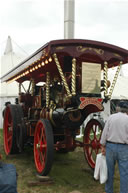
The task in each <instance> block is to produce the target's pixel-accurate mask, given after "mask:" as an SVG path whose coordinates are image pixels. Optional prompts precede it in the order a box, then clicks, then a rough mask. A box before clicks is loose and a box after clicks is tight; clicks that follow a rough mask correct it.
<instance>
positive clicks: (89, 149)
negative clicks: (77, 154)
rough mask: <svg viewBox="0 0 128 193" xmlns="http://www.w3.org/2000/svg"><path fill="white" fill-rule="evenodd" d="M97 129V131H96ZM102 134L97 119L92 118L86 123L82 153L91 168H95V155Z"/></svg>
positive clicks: (99, 147)
mask: <svg viewBox="0 0 128 193" xmlns="http://www.w3.org/2000/svg"><path fill="white" fill-rule="evenodd" d="M98 131H99V133H98ZM101 134H102V126H101V124H100V123H99V122H98V121H97V120H92V121H90V122H89V124H87V128H86V129H85V132H84V138H83V141H84V144H86V146H85V147H84V153H85V157H86V159H87V161H88V164H89V165H90V166H91V168H95V160H96V155H97V154H98V153H99V152H100V149H101V145H100V139H101Z"/></svg>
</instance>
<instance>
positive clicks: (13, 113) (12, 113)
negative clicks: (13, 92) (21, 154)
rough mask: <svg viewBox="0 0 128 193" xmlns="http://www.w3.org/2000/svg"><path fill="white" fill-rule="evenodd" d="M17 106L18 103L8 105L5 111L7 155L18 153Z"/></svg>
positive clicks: (4, 127)
mask: <svg viewBox="0 0 128 193" xmlns="http://www.w3.org/2000/svg"><path fill="white" fill-rule="evenodd" d="M16 128H17V108H16V105H8V106H7V107H6V109H5V112H4V126H3V134H4V150H5V153H6V155H9V154H14V153H18V151H19V150H18V147H17V144H16Z"/></svg>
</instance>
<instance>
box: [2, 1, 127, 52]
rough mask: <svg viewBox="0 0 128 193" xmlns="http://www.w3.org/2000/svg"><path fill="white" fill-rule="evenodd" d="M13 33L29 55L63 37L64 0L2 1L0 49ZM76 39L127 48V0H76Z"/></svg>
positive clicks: (13, 36)
mask: <svg viewBox="0 0 128 193" xmlns="http://www.w3.org/2000/svg"><path fill="white" fill-rule="evenodd" d="M8 35H10V36H11V38H12V40H13V41H14V42H15V43H17V44H18V45H19V46H20V47H21V48H22V49H23V50H25V51H26V52H27V53H28V54H31V53H33V52H34V51H35V50H36V49H38V48H39V47H41V46H42V45H44V44H45V43H47V42H48V41H50V40H54V39H63V38H64V0H4V1H3V0H0V48H1V50H2V49H3V47H4V45H5V41H6V39H7V37H8ZM75 38H79V39H91V40H98V41H103V42H107V43H111V44H115V45H117V46H120V47H123V48H126V49H128V0H75Z"/></svg>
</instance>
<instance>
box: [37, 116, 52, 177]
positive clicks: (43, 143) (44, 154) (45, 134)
mask: <svg viewBox="0 0 128 193" xmlns="http://www.w3.org/2000/svg"><path fill="white" fill-rule="evenodd" d="M53 153H54V142H53V131H52V127H51V124H50V122H49V121H48V120H44V119H42V120H39V121H38V122H37V125H36V130H35V135H34V159H35V165H36V169H37V172H38V173H39V174H40V175H44V176H45V175H47V174H48V173H49V171H50V169H51V167H52V163H53Z"/></svg>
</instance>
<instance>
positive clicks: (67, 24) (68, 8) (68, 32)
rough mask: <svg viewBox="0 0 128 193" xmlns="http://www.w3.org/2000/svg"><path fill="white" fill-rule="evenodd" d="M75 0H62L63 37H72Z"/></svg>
mask: <svg viewBox="0 0 128 193" xmlns="http://www.w3.org/2000/svg"><path fill="white" fill-rule="evenodd" d="M74 1H75V0H64V39H74V15H75V2H74Z"/></svg>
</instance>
